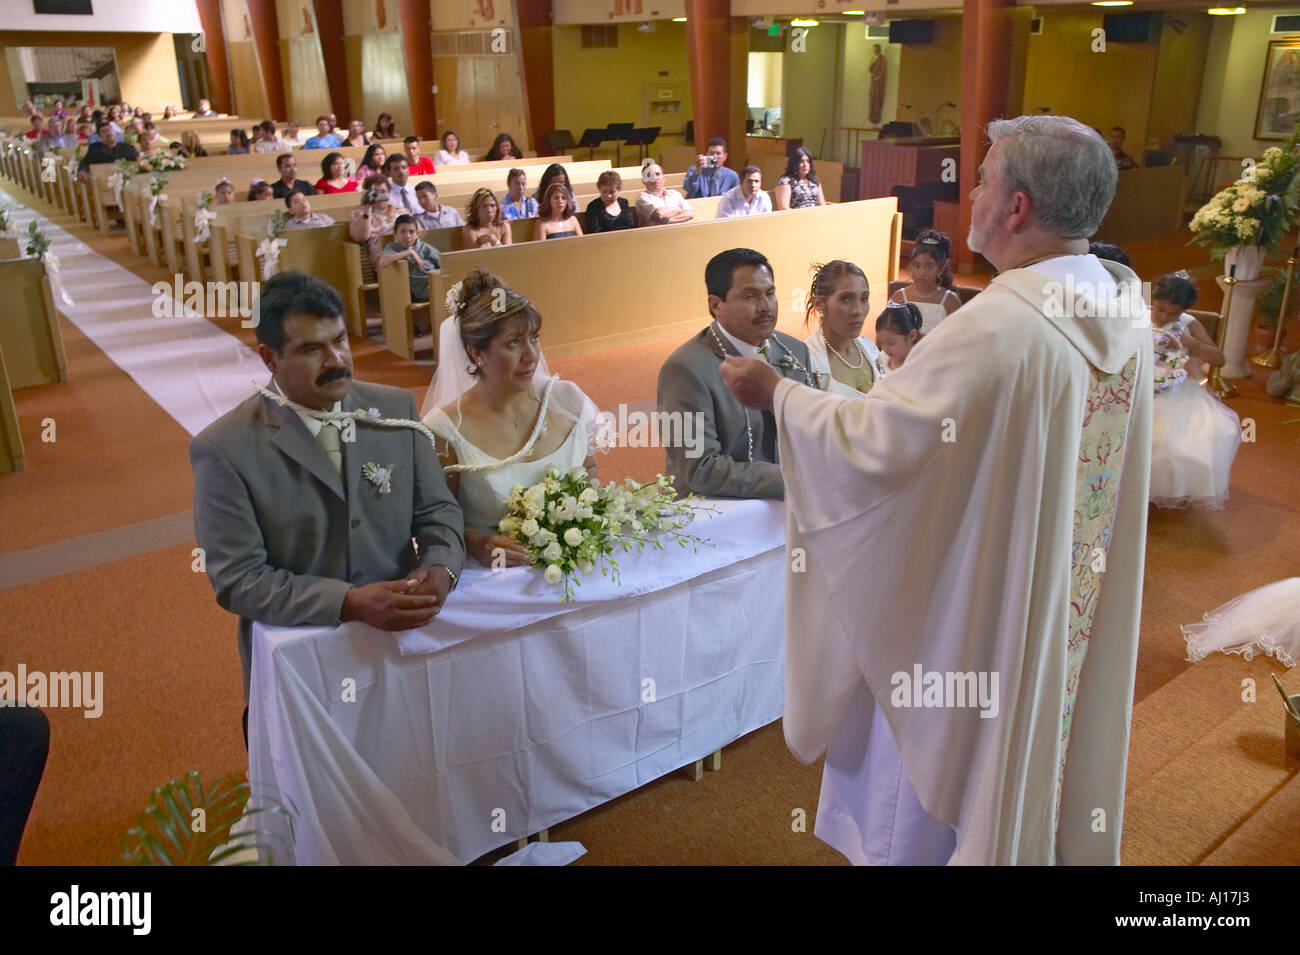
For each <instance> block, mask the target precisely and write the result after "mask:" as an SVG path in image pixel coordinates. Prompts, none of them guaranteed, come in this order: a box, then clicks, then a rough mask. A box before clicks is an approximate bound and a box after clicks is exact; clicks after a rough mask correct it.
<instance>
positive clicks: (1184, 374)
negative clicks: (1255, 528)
mask: <svg viewBox="0 0 1300 955" xmlns="http://www.w3.org/2000/svg"><path fill="white" fill-rule="evenodd" d="M1195 304H1196V285H1195V283H1193V282H1192V280H1191V278H1190V276H1188V275H1187V273H1186V272H1175V273H1173V274H1171V275H1166V276H1164V277H1163V278H1161V279H1160V280H1159V281H1157V282H1156V284H1155V287H1154V288H1153V289H1152V290H1151V333H1152V339H1153V345H1154V348H1155V388H1156V400H1155V404H1154V405H1153V407H1152V419H1151V491H1150V501H1151V503H1152V504H1154V505H1156V506H1157V507H1189V506H1198V507H1207V508H1212V509H1219V508H1222V507H1223V506H1224V504H1225V503H1226V502H1227V500H1228V475H1229V472H1230V471H1231V470H1232V462H1233V459H1234V458H1235V457H1236V456H1237V447H1238V445H1240V444H1241V421H1240V419H1239V418H1238V417H1237V413H1236V412H1235V411H1233V410H1232V409H1231V408H1228V407H1227V406H1225V405H1224V404H1223V403H1222V402H1221V401H1219V400H1218V399H1217V398H1215V397H1214V395H1212V394H1210V392H1209V391H1207V390H1206V389H1205V388H1203V387H1202V386H1201V383H1200V376H1201V373H1202V371H1203V369H1204V367H1205V366H1207V365H1208V366H1212V367H1215V368H1219V367H1222V365H1223V361H1224V358H1223V352H1222V351H1221V350H1220V349H1219V346H1218V345H1216V344H1215V342H1214V340H1213V339H1211V338H1210V336H1209V334H1208V333H1207V332H1206V331H1205V329H1204V328H1203V327H1202V326H1201V323H1200V322H1198V321H1197V320H1196V319H1195V318H1193V317H1192V316H1191V315H1188V314H1186V313H1185V310H1186V309H1189V308H1191V307H1192V306H1193V305H1195Z"/></svg>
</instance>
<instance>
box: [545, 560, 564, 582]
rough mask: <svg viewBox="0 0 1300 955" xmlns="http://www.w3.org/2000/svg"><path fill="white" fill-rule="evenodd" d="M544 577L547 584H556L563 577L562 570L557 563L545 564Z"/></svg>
mask: <svg viewBox="0 0 1300 955" xmlns="http://www.w3.org/2000/svg"><path fill="white" fill-rule="evenodd" d="M545 577H546V582H547V583H548V584H558V583H559V582H560V581H561V580H562V579H563V578H564V571H562V570H560V568H559V566H558V565H557V564H547V565H546V571H545Z"/></svg>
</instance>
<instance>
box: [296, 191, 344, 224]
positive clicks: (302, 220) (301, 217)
mask: <svg viewBox="0 0 1300 955" xmlns="http://www.w3.org/2000/svg"><path fill="white" fill-rule="evenodd" d="M284 204H285V207H286V208H288V210H289V218H288V219H287V220H286V221H285V223H284V227H285V228H286V229H315V228H318V227H320V226H326V225H333V224H334V217H333V216H330V215H326V214H325V213H323V212H312V211H311V200H310V199H308V198H307V196H306V195H305V194H303V193H301V192H291V193H289V195H287V196H285V197H284Z"/></svg>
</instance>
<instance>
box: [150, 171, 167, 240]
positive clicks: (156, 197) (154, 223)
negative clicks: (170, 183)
mask: <svg viewBox="0 0 1300 955" xmlns="http://www.w3.org/2000/svg"><path fill="white" fill-rule="evenodd" d="M166 188H167V177H166V176H165V175H163V174H162V173H161V172H155V173H152V174H151V175H150V176H149V227H150V228H152V229H156V228H158V203H159V202H160V201H162V200H163V199H166V198H167V193H165V192H163V190H164V189H166Z"/></svg>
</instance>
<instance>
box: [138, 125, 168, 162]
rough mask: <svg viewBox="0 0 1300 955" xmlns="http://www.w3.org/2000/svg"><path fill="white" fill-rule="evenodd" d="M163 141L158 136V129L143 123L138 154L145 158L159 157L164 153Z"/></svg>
mask: <svg viewBox="0 0 1300 955" xmlns="http://www.w3.org/2000/svg"><path fill="white" fill-rule="evenodd" d="M163 148H164V147H163V141H162V139H161V138H160V137H159V136H158V127H156V126H155V125H154V124H153V123H143V122H142V123H141V124H140V134H139V140H138V142H137V143H136V152H138V153H139V154H140V155H142V156H145V157H152V156H156V155H158V154H159V153H160V152H162V151H163Z"/></svg>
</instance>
